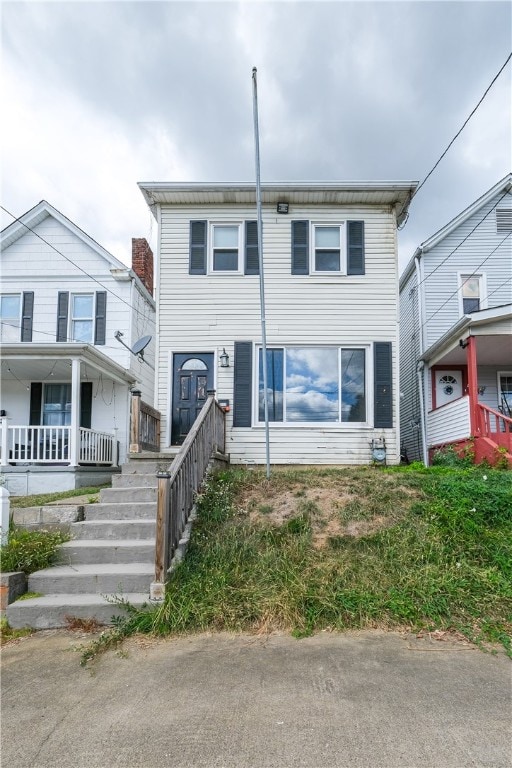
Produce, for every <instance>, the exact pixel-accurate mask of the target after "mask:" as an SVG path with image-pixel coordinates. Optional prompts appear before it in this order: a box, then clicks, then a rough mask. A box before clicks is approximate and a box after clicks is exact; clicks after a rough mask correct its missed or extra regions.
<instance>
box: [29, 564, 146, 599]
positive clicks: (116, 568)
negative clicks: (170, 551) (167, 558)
mask: <svg viewBox="0 0 512 768" xmlns="http://www.w3.org/2000/svg"><path fill="white" fill-rule="evenodd" d="M153 577H154V566H153V564H152V563H116V564H114V563H102V564H100V563H94V564H84V565H56V566H54V567H53V568H45V569H44V570H42V571H36V572H35V573H32V574H31V575H30V576H29V577H28V591H29V592H42V593H43V595H45V594H46V595H62V594H70V595H76V594H85V593H88V592H89V593H91V592H93V593H94V592H96V593H99V594H114V593H115V594H120V593H122V592H144V591H146V590H147V591H149V585H150V584H151V582H152V580H153Z"/></svg>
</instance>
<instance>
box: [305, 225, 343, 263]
mask: <svg viewBox="0 0 512 768" xmlns="http://www.w3.org/2000/svg"><path fill="white" fill-rule="evenodd" d="M312 228H313V253H312V265H311V271H312V272H338V273H339V272H341V269H342V257H343V256H344V254H343V253H342V243H343V242H344V235H345V229H344V226H343V225H338V226H332V225H330V224H313V225H312ZM343 261H344V259H343Z"/></svg>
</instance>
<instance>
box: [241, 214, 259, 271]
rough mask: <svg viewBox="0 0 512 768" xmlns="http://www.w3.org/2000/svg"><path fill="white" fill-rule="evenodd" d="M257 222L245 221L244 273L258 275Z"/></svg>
mask: <svg viewBox="0 0 512 768" xmlns="http://www.w3.org/2000/svg"><path fill="white" fill-rule="evenodd" d="M259 273H260V261H259V256H258V222H257V221H246V222H245V274H246V275H259Z"/></svg>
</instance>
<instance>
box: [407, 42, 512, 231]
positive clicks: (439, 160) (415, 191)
mask: <svg viewBox="0 0 512 768" xmlns="http://www.w3.org/2000/svg"><path fill="white" fill-rule="evenodd" d="M511 58H512V53H509V55H508V56H507V59H506V61H505V63H504V64H503V65H502V66H501V67H500V69H499V71H498V72H497V73H496V74H495V76H494V77H493V79H492V80H491V82H490V83H489V85H488V86H487V88H486V89H485V91H484V93H483V95H482V97H481V98H480V100H479V102H478V104H477V105H476V106H475V107H474V109H473V110H472V111H471V112H470V114H469V115H468V117H467V118H466V119H465V121H464V123H463V124H462V126H461V128H460V129H459V130H458V131H457V133H456V134H455V136H454V137H453V139H452V140H451V141H450V143H449V144H448V146H447V147H446V149H445V150H444V152H443V153H442V155H441V156H440V157H439V159H438V160H437V161H436V163H435V164H434V165H433V166H432V168H431V169H430V171H429V172H428V173H427V175H426V176H425V178H424V179H423V181H421V182H420V184H419V185H418V186H417V187H416V189H415V190H414V192H409V195H408V199H407V201H406V202H405V203H404V205H403V207H402V209H401V211H400V213H399V214H398V216H397V219H399V218H400V216H401V215H402V213H403V212H404V210H405V209H406V208H407V207H408V206H409V205H410V203H411V201H412V199H413V197H416V195H417V194H418V192H419V191H420V189H421V188H422V187H423V185H424V184H425V182H426V181H427V179H429V178H430V176H431V175H432V174H433V173H434V171H435V169H436V168H437V166H438V165H439V163H440V162H441V160H442V159H443V157H444V156H445V155H446V153H447V152H448V150H449V149H450V147H451V146H452V144H453V143H454V141H455V140H456V139H457V138H458V137H459V136H460V134H461V133H462V131H463V130H464V128H465V127H466V125H467V124H468V123H469V121H470V120H471V118H472V117H473V115H474V114H475V112H476V111H477V109H478V108H479V106H480V104H481V103H482V102H483V100H484V99H485V97H486V96H487V94H488V93H489V91H490V90H491V88H492V86H493V85H494V83H495V82H496V80H497V79H498V77H499V76H500V75H501V73H502V72H503V70H504V69H505V67H506V66H507V64H508V62H509V61H510V59H511ZM406 223H407V219H406V220H405V222H404V224H403V225H402V227H400V228H403V227H404V226H405V224H406Z"/></svg>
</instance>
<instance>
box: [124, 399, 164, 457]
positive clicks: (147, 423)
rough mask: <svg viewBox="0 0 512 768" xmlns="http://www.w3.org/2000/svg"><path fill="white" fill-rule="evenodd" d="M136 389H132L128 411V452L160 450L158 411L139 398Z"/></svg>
mask: <svg viewBox="0 0 512 768" xmlns="http://www.w3.org/2000/svg"><path fill="white" fill-rule="evenodd" d="M141 394H142V393H141V392H140V391H139V390H138V389H133V390H132V402H131V413H130V453H141V452H142V451H155V452H158V451H159V450H160V411H157V410H156V408H152V407H151V406H150V405H148V404H147V403H145V402H144V401H143V400H142V399H141Z"/></svg>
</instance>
